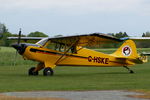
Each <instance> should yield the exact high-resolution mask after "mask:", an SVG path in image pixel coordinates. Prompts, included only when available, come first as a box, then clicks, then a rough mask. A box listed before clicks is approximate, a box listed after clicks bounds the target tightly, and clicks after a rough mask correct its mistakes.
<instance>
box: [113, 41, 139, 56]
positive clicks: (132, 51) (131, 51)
mask: <svg viewBox="0 0 150 100" xmlns="http://www.w3.org/2000/svg"><path fill="white" fill-rule="evenodd" d="M112 55H115V56H117V57H128V58H137V57H138V54H137V50H136V45H135V43H134V41H132V40H126V41H125V42H124V43H123V44H122V45H121V46H120V47H119V49H117V50H116V52H114V53H113V54H112Z"/></svg>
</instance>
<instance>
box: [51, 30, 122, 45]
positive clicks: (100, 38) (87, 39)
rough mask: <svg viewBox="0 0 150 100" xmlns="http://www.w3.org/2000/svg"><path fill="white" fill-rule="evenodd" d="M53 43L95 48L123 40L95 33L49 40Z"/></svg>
mask: <svg viewBox="0 0 150 100" xmlns="http://www.w3.org/2000/svg"><path fill="white" fill-rule="evenodd" d="M49 40H50V41H51V42H53V43H59V44H66V45H72V43H76V44H75V45H76V46H86V45H88V46H95V45H98V44H102V43H113V42H115V43H119V42H122V41H123V40H120V39H117V38H115V37H113V36H110V35H106V34H102V33H93V34H85V35H74V36H63V37H56V38H49Z"/></svg>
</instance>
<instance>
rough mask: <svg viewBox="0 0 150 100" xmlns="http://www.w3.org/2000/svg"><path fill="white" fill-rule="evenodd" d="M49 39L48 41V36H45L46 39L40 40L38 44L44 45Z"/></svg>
mask: <svg viewBox="0 0 150 100" xmlns="http://www.w3.org/2000/svg"><path fill="white" fill-rule="evenodd" d="M47 41H48V38H44V39H42V40H40V41H38V42H37V43H36V44H37V45H40V46H44V45H45V44H46V43H47Z"/></svg>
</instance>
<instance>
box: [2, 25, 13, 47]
mask: <svg viewBox="0 0 150 100" xmlns="http://www.w3.org/2000/svg"><path fill="white" fill-rule="evenodd" d="M11 35H12V34H11V33H10V32H8V29H7V28H6V26H5V24H1V23H0V39H1V40H0V45H2V46H9V45H10V43H11V41H10V40H7V37H9V36H11Z"/></svg>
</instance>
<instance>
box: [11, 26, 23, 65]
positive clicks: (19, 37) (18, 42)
mask: <svg viewBox="0 0 150 100" xmlns="http://www.w3.org/2000/svg"><path fill="white" fill-rule="evenodd" d="M20 40H21V28H20V30H19V34H18V41H17V44H20ZM17 55H18V51H17V50H16V54H15V58H14V64H13V65H14V66H15V65H16V59H17Z"/></svg>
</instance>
